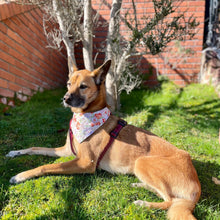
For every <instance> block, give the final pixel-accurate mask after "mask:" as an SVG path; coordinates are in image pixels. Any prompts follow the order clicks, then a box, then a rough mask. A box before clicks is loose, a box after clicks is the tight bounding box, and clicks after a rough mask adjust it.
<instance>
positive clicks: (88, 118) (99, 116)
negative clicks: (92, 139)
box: [70, 107, 111, 143]
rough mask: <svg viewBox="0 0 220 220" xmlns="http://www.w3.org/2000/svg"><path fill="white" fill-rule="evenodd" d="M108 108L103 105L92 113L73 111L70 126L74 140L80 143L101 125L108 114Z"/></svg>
mask: <svg viewBox="0 0 220 220" xmlns="http://www.w3.org/2000/svg"><path fill="white" fill-rule="evenodd" d="M110 113H111V112H110V110H109V109H108V108H107V107H105V108H103V109H101V110H100V111H97V112H92V113H84V114H83V113H74V114H73V118H72V121H71V123H70V128H71V129H72V132H73V135H74V137H75V138H76V140H77V141H78V142H79V143H81V142H83V141H84V140H85V139H86V138H87V137H89V136H90V135H92V134H93V133H94V132H95V131H96V130H97V129H98V128H99V127H101V126H102V125H103V124H104V123H105V122H106V120H107V119H108V118H109V116H110Z"/></svg>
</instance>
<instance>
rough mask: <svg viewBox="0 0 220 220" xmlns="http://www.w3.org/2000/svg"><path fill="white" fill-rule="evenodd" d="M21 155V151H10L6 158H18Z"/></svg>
mask: <svg viewBox="0 0 220 220" xmlns="http://www.w3.org/2000/svg"><path fill="white" fill-rule="evenodd" d="M19 155H21V152H20V151H19V150H13V151H10V152H9V153H8V154H7V155H6V157H16V156H19Z"/></svg>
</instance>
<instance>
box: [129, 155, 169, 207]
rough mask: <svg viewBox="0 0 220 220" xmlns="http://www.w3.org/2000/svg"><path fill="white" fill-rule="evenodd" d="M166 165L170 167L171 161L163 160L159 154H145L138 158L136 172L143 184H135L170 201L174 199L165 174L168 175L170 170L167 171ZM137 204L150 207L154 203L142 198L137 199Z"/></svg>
mask: <svg viewBox="0 0 220 220" xmlns="http://www.w3.org/2000/svg"><path fill="white" fill-rule="evenodd" d="M166 167H170V165H169V161H168V160H164V161H162V160H161V158H160V157H159V156H145V157H141V158H138V159H137V160H136V162H135V168H134V173H135V175H136V176H137V177H138V178H139V179H140V180H141V182H142V184H141V183H140V184H134V185H133V186H135V185H136V186H138V187H141V186H142V187H144V188H146V189H148V190H151V191H153V192H154V193H156V194H157V195H158V196H159V197H161V198H163V199H164V200H165V201H169V202H170V201H171V200H172V193H171V192H170V188H169V186H168V182H167V181H166V177H165V176H164V173H166V174H165V175H168V171H165V170H166ZM135 204H137V205H144V206H148V207H151V206H152V205H153V204H151V203H149V202H145V201H140V200H138V201H136V202H135ZM170 204H171V203H170ZM164 205H165V204H164ZM165 206H166V205H165ZM161 208H162V207H161Z"/></svg>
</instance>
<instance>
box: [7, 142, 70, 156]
mask: <svg viewBox="0 0 220 220" xmlns="http://www.w3.org/2000/svg"><path fill="white" fill-rule="evenodd" d="M21 155H44V156H51V157H65V156H70V155H72V153H71V151H70V149H69V148H67V147H66V145H65V146H63V147H58V148H47V147H30V148H27V149H21V150H15V151H10V152H9V153H8V154H7V155H6V157H17V156H21Z"/></svg>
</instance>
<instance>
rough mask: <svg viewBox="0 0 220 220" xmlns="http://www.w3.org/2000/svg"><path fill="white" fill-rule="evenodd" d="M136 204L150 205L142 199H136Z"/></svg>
mask: <svg viewBox="0 0 220 220" xmlns="http://www.w3.org/2000/svg"><path fill="white" fill-rule="evenodd" d="M134 204H135V205H139V206H144V207H149V205H148V202H145V201H142V200H136V201H134Z"/></svg>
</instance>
